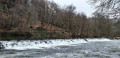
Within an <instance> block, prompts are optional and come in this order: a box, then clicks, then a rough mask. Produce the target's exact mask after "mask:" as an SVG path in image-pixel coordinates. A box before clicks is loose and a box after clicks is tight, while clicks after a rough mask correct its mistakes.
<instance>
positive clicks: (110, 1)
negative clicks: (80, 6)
mask: <svg viewBox="0 0 120 58" xmlns="http://www.w3.org/2000/svg"><path fill="white" fill-rule="evenodd" d="M90 3H92V4H93V5H95V6H96V8H97V12H99V13H101V12H102V13H104V14H105V15H108V16H110V17H111V18H115V19H116V18H120V0H90Z"/></svg>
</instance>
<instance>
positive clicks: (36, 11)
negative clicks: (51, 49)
mask: <svg viewBox="0 0 120 58" xmlns="http://www.w3.org/2000/svg"><path fill="white" fill-rule="evenodd" d="M99 2H102V1H99ZM90 3H91V4H95V3H98V2H97V0H96V1H94V0H91V1H90ZM106 3H107V2H106ZM110 5H111V4H110ZM99 8H100V7H99ZM99 8H97V9H98V10H99ZM100 9H102V8H100ZM104 9H105V8H104ZM119 14H120V12H119ZM112 16H114V15H110V16H108V15H107V14H105V11H103V12H102V11H100V10H99V11H96V12H95V13H94V14H93V16H92V17H87V16H86V15H85V14H84V13H76V7H75V6H74V5H68V6H66V7H60V6H59V5H57V4H56V3H55V2H52V1H48V0H0V35H1V36H7V35H8V36H9V34H13V35H15V36H24V35H25V36H48V37H55V38H81V37H82V38H87V37H118V36H119V35H120V20H119V19H120V18H119V17H116V16H114V17H115V18H113V17H112Z"/></svg>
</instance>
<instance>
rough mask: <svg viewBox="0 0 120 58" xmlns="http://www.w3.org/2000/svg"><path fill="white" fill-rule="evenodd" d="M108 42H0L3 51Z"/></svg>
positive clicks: (92, 40)
mask: <svg viewBox="0 0 120 58" xmlns="http://www.w3.org/2000/svg"><path fill="white" fill-rule="evenodd" d="M98 41H110V39H106V38H104V39H86V40H84V39H56V40H21V41H16V40H12V41H0V42H1V43H2V44H3V46H4V47H5V49H15V50H27V49H43V48H51V47H57V46H61V45H62V46H63V45H65V46H71V45H73V44H80V43H89V42H98Z"/></svg>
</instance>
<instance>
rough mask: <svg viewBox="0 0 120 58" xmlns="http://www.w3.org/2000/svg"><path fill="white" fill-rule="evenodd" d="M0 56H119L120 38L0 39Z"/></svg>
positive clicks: (119, 57)
mask: <svg viewBox="0 0 120 58" xmlns="http://www.w3.org/2000/svg"><path fill="white" fill-rule="evenodd" d="M0 44H1V45H2V46H3V47H4V49H1V50H0V58H120V40H110V39H107V38H98V39H97V38H96V39H86V40H84V39H55V40H21V41H16V40H12V41H0Z"/></svg>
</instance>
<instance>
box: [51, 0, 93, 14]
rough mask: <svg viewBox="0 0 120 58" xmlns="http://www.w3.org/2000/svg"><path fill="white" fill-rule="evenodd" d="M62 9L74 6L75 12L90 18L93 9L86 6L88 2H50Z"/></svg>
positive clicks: (64, 0) (76, 0)
mask: <svg viewBox="0 0 120 58" xmlns="http://www.w3.org/2000/svg"><path fill="white" fill-rule="evenodd" d="M52 1H54V2H56V3H57V4H58V5H61V6H62V7H64V6H67V5H71V4H72V5H74V6H75V7H76V11H77V12H80V13H81V12H83V13H85V14H86V15H87V16H91V14H92V13H93V11H94V8H93V7H92V6H91V5H89V4H88V0H52Z"/></svg>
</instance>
